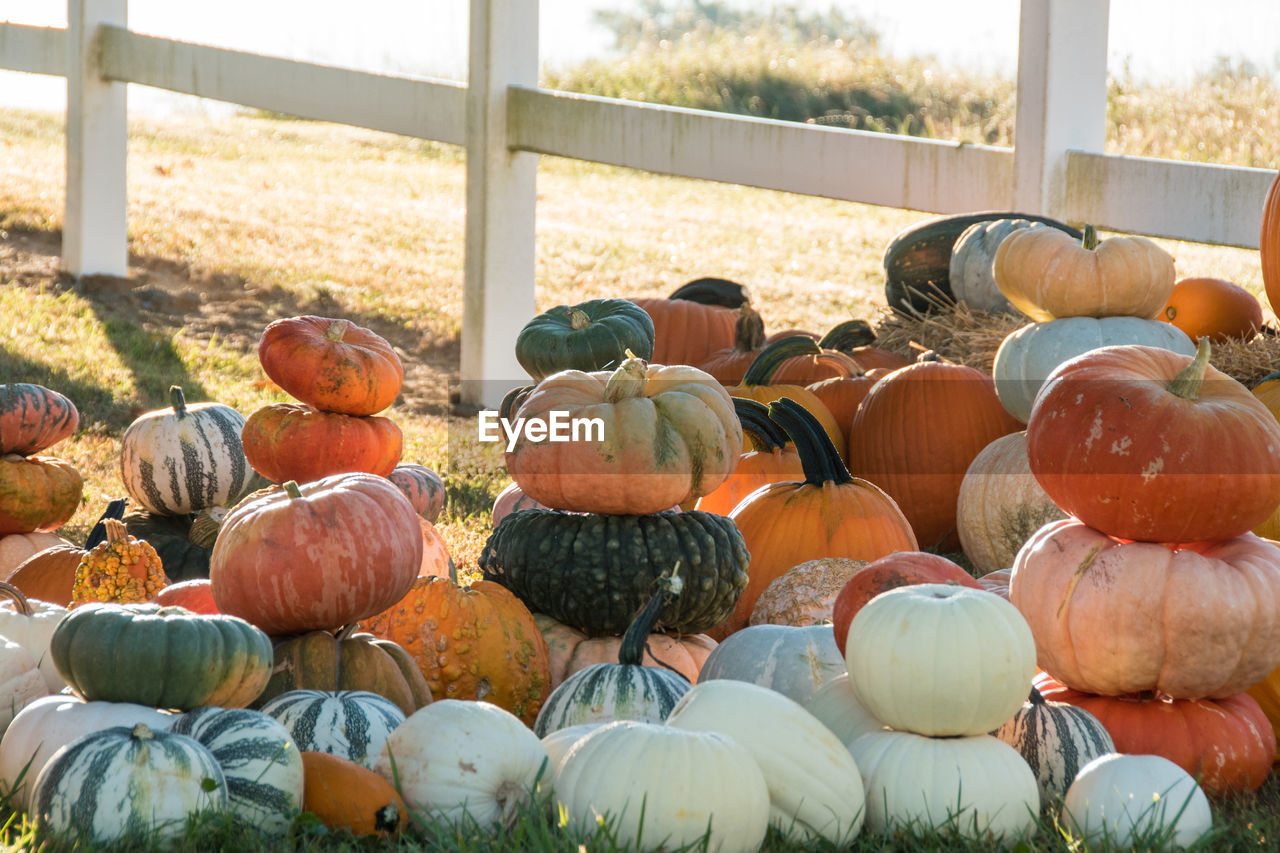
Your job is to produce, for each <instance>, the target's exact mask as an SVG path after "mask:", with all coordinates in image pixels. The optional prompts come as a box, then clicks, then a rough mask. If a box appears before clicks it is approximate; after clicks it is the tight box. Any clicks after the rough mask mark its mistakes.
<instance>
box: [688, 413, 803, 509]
mask: <svg viewBox="0 0 1280 853" xmlns="http://www.w3.org/2000/svg"><path fill="white" fill-rule="evenodd" d="M733 409H734V411H735V412H737V414H738V420H739V422H740V423H741V424H742V433H743V436H744V438H745V439H746V440H747V443H748V444H750V446H751V447H752V448H753V449H752V450H749V451H748V452H746V453H743V454H742V456H741V457H740V458H739V460H738V467H737V468H735V469H734V470H733V473H732V474H730V475H729V477H728V478H727V479H726V480H725V481H724V482H723V483H721V484H720V485H719V486H717V487H716V488H715V490H714V491H712V492H710V493H709V494H705V495H703V496H702V497H700V498H698V502H697V504H695V505H694V508H695V509H699V510H702V511H703V512H713V513H715V514H717V515H728V514H729V513H731V512H733V508H734V507H736V506H737V505H738V504H739V503H741V502H742V499H743V498H745V497H746V496H747V495H749V494H751V493H752V492H754V491H755V490H756V489H758V488H760V487H761V486H767V485H769V484H770V483H785V482H791V481H798V480H803V479H804V466H802V465H801V464H800V455H799V454H798V453H797V452H796V446H795V444H793V443H792V442H791V437H790V436H788V435H787V434H786V432H784V431H783V430H782V428H781V427H779V426H778V425H777V424H775V423H774V422H773V421H771V420H769V409H768V407H767V406H765V405H764V404H762V403H757V402H756V401H755V400H748V399H746V398H744V397H734V398H733Z"/></svg>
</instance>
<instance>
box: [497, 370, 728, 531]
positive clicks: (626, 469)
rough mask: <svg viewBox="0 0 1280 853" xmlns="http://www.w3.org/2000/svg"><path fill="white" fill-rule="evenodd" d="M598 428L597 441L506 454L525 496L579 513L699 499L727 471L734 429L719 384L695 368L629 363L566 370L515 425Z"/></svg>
mask: <svg viewBox="0 0 1280 853" xmlns="http://www.w3.org/2000/svg"><path fill="white" fill-rule="evenodd" d="M557 415H559V416H560V417H565V418H567V419H569V420H570V421H572V420H573V419H578V418H588V419H599V422H600V423H601V425H602V428H601V429H600V431H599V433H600V434H598V435H583V436H577V437H571V440H569V441H534V440H531V439H530V438H529V437H528V435H527V433H524V434H522V435H521V437H520V438H519V439H517V441H516V443H515V446H514V448H513V449H512V450H509V451H507V453H506V462H507V470H508V471H510V472H511V476H512V478H513V479H514V480H515V481H516V482H517V483H519V484H520V487H521V488H522V489H524V491H525V494H527V495H529V496H530V497H532V498H533V499H534V500H536V501H538V502H539V503H542V504H544V505H546V506H549V507H554V508H556V509H564V510H576V511H579V512H601V513H614V514H637V515H645V514H649V513H655V512H661V511H663V510H665V509H668V508H670V507H671V506H672V505H674V504H678V503H683V502H684V501H687V500H690V499H694V498H698V497H701V496H702V495H705V494H707V493H708V492H710V491H711V490H713V489H715V488H716V487H717V486H719V485H720V484H721V483H723V482H724V480H725V478H726V477H728V476H729V474H730V473H731V472H732V471H733V468H734V466H735V465H736V464H737V462H738V456H739V454H741V453H742V428H741V426H739V424H738V418H737V417H736V416H735V415H734V412H733V403H732V401H731V400H730V398H729V395H728V394H727V393H726V392H725V389H724V387H723V386H722V385H720V383H718V382H716V381H715V380H714V379H712V378H711V377H710V376H708V375H707V374H706V373H703V372H702V371H701V370H698V369H696V368H693V367H685V366H678V365H677V366H670V367H664V366H661V365H657V364H652V365H651V364H646V363H645V362H644V360H642V359H638V358H628V359H626V360H625V361H623V363H622V364H621V365H620V366H619V367H618V368H617V369H616V370H613V371H599V372H594V373H583V372H581V371H571V370H566V371H563V372H561V373H558V374H555V375H554V376H551V377H548V378H547V379H544V380H543V381H542V382H540V383H538V386H537V387H536V388H535V389H534V390H533V392H532V393H530V394H529V396H528V397H526V398H525V401H524V403H522V404H521V406H520V410H519V412H518V413H517V416H518V417H521V418H525V419H527V420H533V421H538V422H541V423H543V424H544V425H547V424H550V423H553V421H552V419H553V418H555V417H556V416H557Z"/></svg>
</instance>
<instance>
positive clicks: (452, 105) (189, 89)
mask: <svg viewBox="0 0 1280 853" xmlns="http://www.w3.org/2000/svg"><path fill="white" fill-rule="evenodd" d="M1108 12H1109V0H1022V3H1021V10H1020V22H1019V52H1018V80H1017V99H1018V100H1017V113H1016V124H1015V131H1014V132H1015V138H1016V147H1014V148H1000V147H993V146H985V145H968V144H958V143H951V142H943V141H937V140H924V139H913V138H909V137H902V136H891V135H886V134H878V133H869V132H864V131H857V130H845V129H838V128H828V127H819V126H813V125H800V124H794V123H787V122H778V121H769V120H763V119H754V118H744V117H740V116H730V115H725V114H720V113H711V112H703V111H698V110H688V109H680V108H675V107H665V106H659V105H654V104H648V103H639V102H633V101H623V100H613V99H609V98H597V97H589V96H584V95H575V94H569V93H565V92H558V91H550V90H545V89H540V88H538V46H537V38H536V34H537V32H538V0H471V6H470V44H469V50H470V57H469V81H468V83H467V84H460V83H455V82H451V81H443V80H433V79H425V78H414V77H406V76H391V75H385V74H374V73H368V72H361V71H354V70H348V69H341V68H333V67H328V66H324V65H318V64H315V63H307V62H297V61H293V60H286V59H279V58H273V57H267V56H260V55H256V54H251V53H245V52H241V51H234V50H226V49H222V48H218V47H212V46H206V45H199V44H190V43H186V42H180V41H175V40H171V39H164V38H156V37H153V36H147V35H142V34H139V33H135V32H131V31H130V30H129V29H128V20H127V17H128V15H127V13H128V0H69V10H68V22H69V23H68V26H67V28H66V29H60V28H56V29H55V28H44V27H31V26H23V25H18V24H0V68H4V69H9V70H15V71H26V72H33V73H38V74H51V75H59V76H65V77H66V78H67V122H66V134H67V191H66V211H65V216H64V230H63V255H62V261H63V267H64V269H65V270H66V271H67V272H69V273H71V274H73V275H82V274H87V273H106V274H111V275H124V274H125V271H126V258H127V246H126V242H127V237H126V234H127V232H126V190H125V159H126V145H127V141H128V129H127V122H126V103H125V92H126V84H127V83H140V84H144V85H147V86H154V87H157V88H160V89H166V90H170V91H174V92H181V93H186V94H190V95H198V96H201V97H205V98H212V99H215V100H219V101H226V102H230V103H235V104H242V105H245V106H249V107H257V108H261V109H265V110H274V111H278V112H284V113H291V114H294V115H298V116H302V117H305V118H312V119H319V120H323V121H330V122H339V123H342V124H348V125H354V126H358V127H365V128H370V129H373V130H379V131H387V132H391V133H397V134H403V135H406V136H413V137H418V138H422V139H431V140H436V141H440V142H445V143H450V144H455V145H461V146H464V147H465V149H466V153H467V158H466V159H467V197H466V202H467V224H466V240H467V246H466V262H465V263H466V269H465V283H464V289H465V293H464V300H463V306H464V309H463V310H464V314H463V325H462V364H461V373H462V379H463V387H462V396H463V399H464V400H466V401H467V402H471V403H475V404H483V405H493V404H494V403H495V402H496V400H495V399H494V398H495V396H500V394H501V391H502V384H501V383H502V381H504V380H505V381H512V380H511V378H512V377H519V376H522V375H523V371H521V370H520V368H519V367H518V365H516V363H515V361H514V356H513V354H512V347H511V341H512V340H513V339H514V338H515V336H516V334H517V333H518V332H519V330H520V328H521V327H522V326H523V325H524V323H525V322H526V321H527V320H528V319H529V318H530V317H531V316H533V314H534V208H535V203H536V186H535V184H536V166H537V157H538V155H539V154H553V155H557V156H562V157H573V158H577V159H581V160H591V161H595V162H600V163H611V164H615V165H619V166H627V167H631V168H636V169H644V170H648V171H652V172H660V173H665V174H670V175H679V176H683V177H688V178H700V179H707V180H714V181H727V182H730V183H735V184H743V185H747V186H755V187H764V188H768V189H774V190H783V191H788V192H796V193H804V194H808V195H815V196H824V197H828V198H836V199H843V200H848V201H853V202H861V203H868V204H876V205H886V206H890V207H897V208H907V209H912V210H919V211H928V212H934V213H942V214H945V213H960V212H967V211H977V210H1019V211H1024V212H1028V213H1040V214H1045V215H1050V216H1054V217H1057V218H1059V219H1063V220H1066V221H1069V222H1073V223H1083V222H1091V223H1094V224H1096V225H1098V226H1100V227H1103V228H1108V229H1113V230H1118V231H1125V232H1128V233H1135V234H1146V235H1150V236H1156V237H1168V238H1173V239H1179V240H1189V241H1194V242H1201V243H1211V244H1219V245H1229V246H1241V247H1247V248H1256V247H1257V245H1258V236H1259V229H1260V225H1261V211H1262V204H1263V200H1264V198H1265V196H1266V192H1267V189H1268V188H1269V186H1270V184H1271V181H1272V180H1273V179H1274V178H1275V176H1276V172H1274V171H1272V170H1268V169H1248V168H1238V167H1224V166H1215V165H1206V164H1197V163H1187V162H1181V161H1173V160H1163V159H1152V158H1141V157H1123V156H1117V155H1111V154H1106V153H1104V141H1105V130H1106V98H1107V69H1106V58H1107V20H1108ZM88 223H92V227H88ZM490 237H493V239H489V238H490ZM484 380H489V381H484Z"/></svg>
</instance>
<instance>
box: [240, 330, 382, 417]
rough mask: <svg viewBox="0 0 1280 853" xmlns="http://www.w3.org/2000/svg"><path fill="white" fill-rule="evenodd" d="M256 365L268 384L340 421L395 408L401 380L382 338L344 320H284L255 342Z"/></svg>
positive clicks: (263, 332) (264, 332)
mask: <svg viewBox="0 0 1280 853" xmlns="http://www.w3.org/2000/svg"><path fill="white" fill-rule="evenodd" d="M258 360H259V361H260V362H261V363H262V369H263V370H264V371H265V372H266V374H267V376H268V377H270V378H271V380H272V381H273V382H275V383H276V384H277V385H279V386H280V387H281V388H283V389H284V390H285V392H287V393H288V394H291V395H292V396H294V397H296V398H297V399H299V400H301V401H302V402H303V403H306V404H307V405H310V406H314V407H315V408H317V409H320V410H322V411H326V412H340V413H342V414H344V415H356V416H364V415H376V414H378V412H381V411H382V410H383V409H385V408H387V406H390V405H391V404H392V403H393V402H395V399H396V395H397V394H399V393H400V385H401V383H402V381H403V380H404V368H403V366H402V365H401V364H400V357H399V356H398V355H396V351H395V349H394V348H392V346H391V344H390V343H388V342H387V340H386V339H385V338H383V337H382V336H381V335H378V334H377V333H376V332H372V331H370V330H369V329H366V328H363V327H362V326H357V325H356V324H355V323H352V322H351V321H350V320H345V319H333V318H329V317H315V316H311V315H307V316H302V317H286V318H282V319H279V320H274V321H272V322H271V323H270V324H269V325H268V326H267V327H266V328H265V329H263V330H262V337H261V338H260V339H259V340H258Z"/></svg>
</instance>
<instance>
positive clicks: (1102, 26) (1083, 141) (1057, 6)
mask: <svg viewBox="0 0 1280 853" xmlns="http://www.w3.org/2000/svg"><path fill="white" fill-rule="evenodd" d="M1109 14H1110V0H1022V11H1021V17H1020V19H1019V22H1018V109H1017V117H1016V120H1015V124H1014V189H1013V195H1014V198H1013V202H1014V207H1015V209H1017V210H1019V211H1023V212H1025V213H1038V214H1042V215H1047V216H1058V217H1061V215H1062V211H1063V210H1064V196H1065V192H1066V172H1067V151H1068V150H1070V149H1076V150H1080V151H1090V152H1096V153H1102V151H1103V147H1104V145H1105V143H1106V135H1107V29H1108V16H1109Z"/></svg>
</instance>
